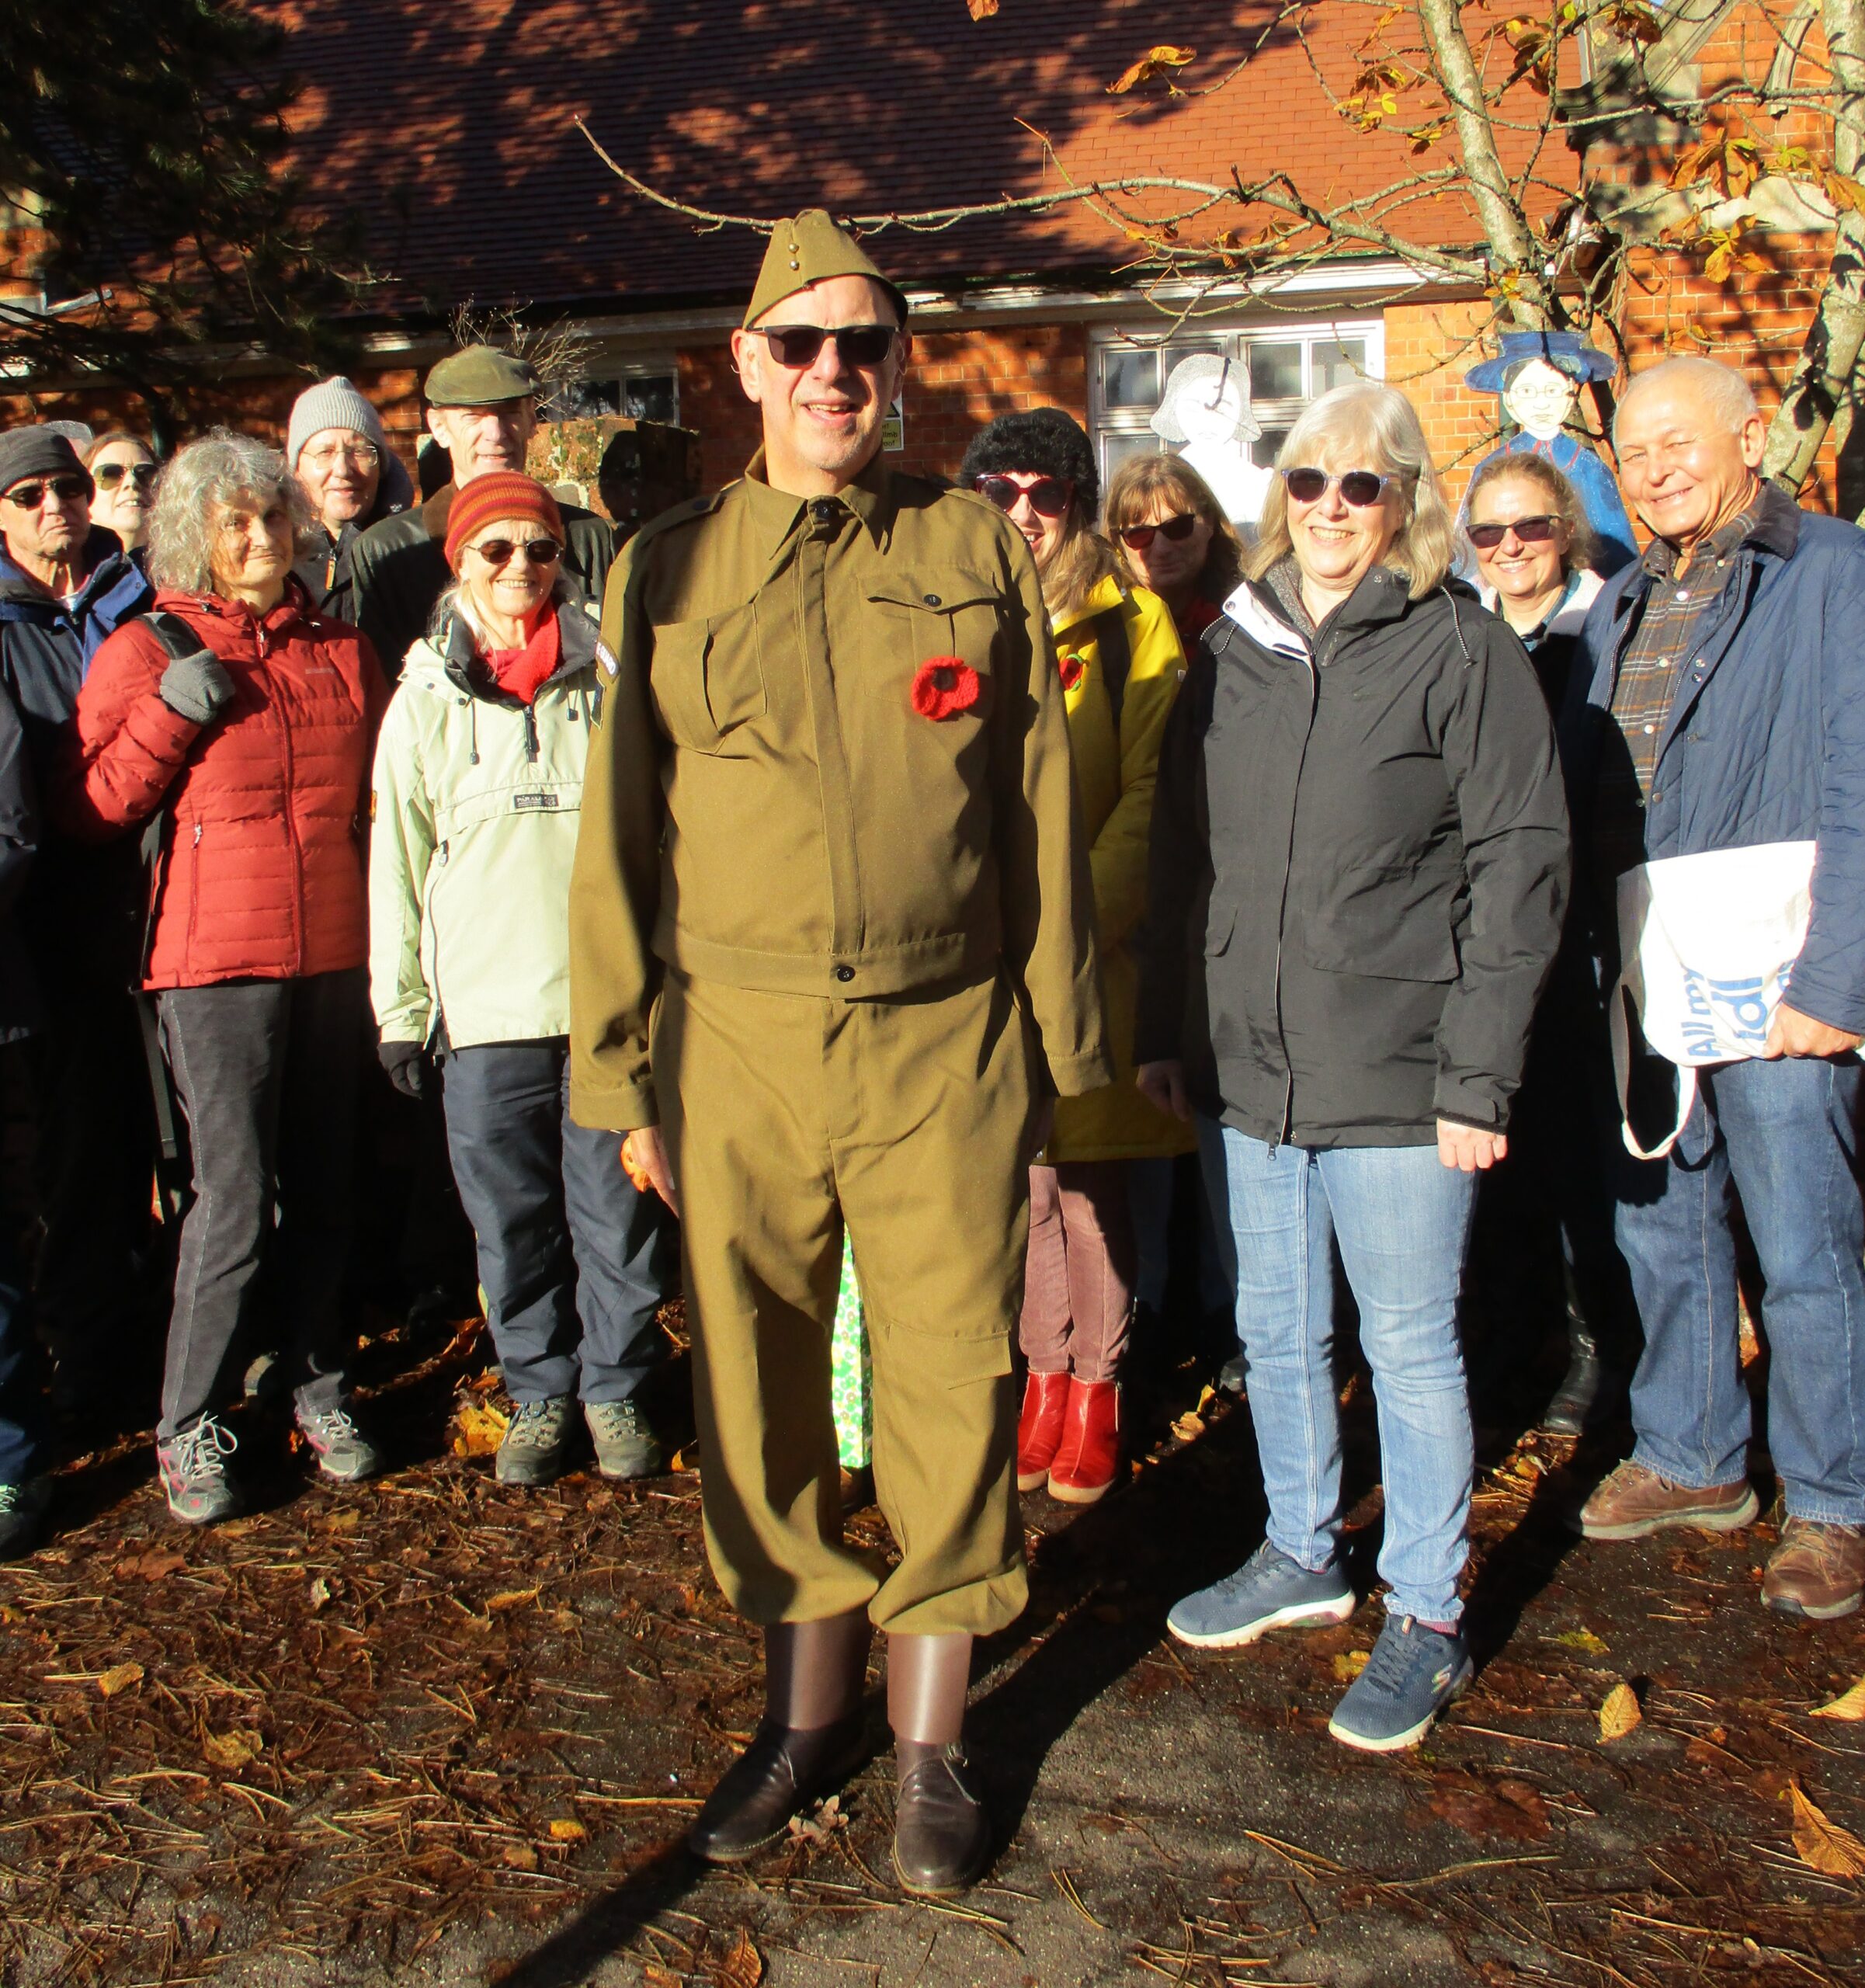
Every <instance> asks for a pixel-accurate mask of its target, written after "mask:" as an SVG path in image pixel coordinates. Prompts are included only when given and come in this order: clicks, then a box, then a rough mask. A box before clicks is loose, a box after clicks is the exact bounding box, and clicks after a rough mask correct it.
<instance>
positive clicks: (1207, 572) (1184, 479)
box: [1106, 456, 1243, 600]
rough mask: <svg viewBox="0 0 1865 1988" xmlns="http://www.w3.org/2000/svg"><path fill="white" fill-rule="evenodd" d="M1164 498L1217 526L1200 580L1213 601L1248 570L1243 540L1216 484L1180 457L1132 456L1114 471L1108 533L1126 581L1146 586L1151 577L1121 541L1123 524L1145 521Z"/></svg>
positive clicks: (1125, 583) (1121, 573)
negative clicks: (1137, 567)
mask: <svg viewBox="0 0 1865 1988" xmlns="http://www.w3.org/2000/svg"><path fill="white" fill-rule="evenodd" d="M1161 498H1164V499H1165V500H1166V502H1168V504H1169V505H1172V504H1176V506H1177V507H1178V509H1179V510H1180V511H1190V512H1191V513H1193V515H1194V516H1197V517H1200V518H1202V519H1203V520H1204V522H1205V523H1207V525H1209V526H1210V528H1211V543H1210V550H1209V551H1207V553H1206V554H1205V555H1204V565H1203V568H1202V569H1201V570H1200V572H1199V575H1198V585H1199V586H1200V589H1202V590H1203V593H1205V594H1206V595H1207V596H1208V597H1209V598H1210V599H1211V600H1223V599H1224V596H1226V595H1227V594H1228V593H1230V592H1231V589H1232V588H1234V587H1235V586H1236V584H1237V582H1238V577H1239V576H1240V575H1241V574H1242V572H1243V540H1242V539H1240V538H1239V537H1238V536H1237V527H1235V525H1234V524H1232V523H1231V521H1230V520H1229V519H1228V518H1227V517H1226V516H1224V506H1222V505H1221V504H1220V503H1219V502H1217V497H1216V495H1214V493H1213V492H1212V489H1211V486H1210V485H1209V484H1208V483H1207V482H1206V481H1205V480H1204V478H1203V477H1201V476H1200V474H1198V472H1197V471H1196V470H1195V469H1193V467H1192V466H1191V464H1190V463H1188V462H1186V461H1185V460H1184V458H1183V457H1180V456H1129V457H1127V460H1126V461H1125V462H1124V463H1123V464H1121V465H1120V467H1119V468H1118V469H1117V470H1116V471H1114V474H1113V481H1112V482H1111V483H1110V484H1109V485H1108V486H1107V506H1106V520H1107V535H1108V537H1109V539H1110V540H1111V541H1112V544H1113V555H1114V565H1115V567H1116V568H1117V571H1118V572H1119V573H1120V582H1121V584H1122V585H1123V586H1127V587H1141V586H1145V584H1146V582H1145V581H1144V580H1143V579H1141V577H1140V575H1138V574H1137V572H1134V567H1133V561H1131V560H1130V559H1129V558H1128V557H1127V548H1126V547H1125V546H1124V545H1123V544H1121V542H1120V533H1121V530H1122V529H1123V528H1124V527H1126V526H1127V525H1137V524H1138V523H1141V514H1142V513H1144V512H1147V511H1150V510H1151V509H1153V507H1154V506H1155V503H1156V502H1157V501H1158V499H1161Z"/></svg>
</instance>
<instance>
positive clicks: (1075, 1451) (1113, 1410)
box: [1049, 1376, 1120, 1505]
mask: <svg viewBox="0 0 1865 1988" xmlns="http://www.w3.org/2000/svg"><path fill="white" fill-rule="evenodd" d="M1119 1468H1120V1382H1118V1381H1078V1380H1076V1379H1075V1378H1073V1377H1072V1376H1071V1378H1070V1380H1069V1383H1068V1402H1067V1404H1066V1405H1065V1406H1064V1409H1063V1412H1062V1441H1061V1446H1060V1447H1059V1448H1058V1449H1057V1451H1056V1453H1055V1459H1054V1461H1053V1462H1052V1463H1051V1465H1050V1466H1049V1495H1050V1496H1051V1497H1052V1498H1058V1499H1060V1500H1061V1502H1062V1503H1064V1505H1092V1503H1094V1502H1095V1500H1096V1499H1097V1498H1099V1497H1101V1496H1103V1495H1104V1494H1105V1493H1106V1490H1107V1489H1108V1487H1109V1486H1110V1485H1111V1484H1112V1483H1113V1481H1114V1474H1115V1472H1117V1470H1118V1469H1119Z"/></svg>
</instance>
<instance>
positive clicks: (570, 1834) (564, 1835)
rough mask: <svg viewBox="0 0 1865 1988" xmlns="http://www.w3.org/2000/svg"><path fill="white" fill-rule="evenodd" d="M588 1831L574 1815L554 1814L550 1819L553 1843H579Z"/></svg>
mask: <svg viewBox="0 0 1865 1988" xmlns="http://www.w3.org/2000/svg"><path fill="white" fill-rule="evenodd" d="M588 1835H589V1831H588V1830H586V1829H585V1828H584V1827H583V1826H582V1823H579V1822H578V1820H577V1819H576V1818H575V1816H552V1817H551V1819H550V1840H551V1841H552V1842H553V1843H581V1842H582V1841H583V1840H584V1839H585V1837H587V1836H588Z"/></svg>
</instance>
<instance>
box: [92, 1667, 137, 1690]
mask: <svg viewBox="0 0 1865 1988" xmlns="http://www.w3.org/2000/svg"><path fill="white" fill-rule="evenodd" d="M142 1680H143V1667H142V1666H141V1664H140V1663H113V1664H112V1665H111V1667H109V1670H106V1672H105V1673H103V1675H102V1677H99V1679H98V1680H97V1688H98V1690H99V1691H101V1692H102V1694H104V1696H105V1697H106V1698H115V1697H116V1694H117V1693H118V1692H119V1691H128V1689H129V1688H130V1686H131V1685H132V1684H141V1682H142Z"/></svg>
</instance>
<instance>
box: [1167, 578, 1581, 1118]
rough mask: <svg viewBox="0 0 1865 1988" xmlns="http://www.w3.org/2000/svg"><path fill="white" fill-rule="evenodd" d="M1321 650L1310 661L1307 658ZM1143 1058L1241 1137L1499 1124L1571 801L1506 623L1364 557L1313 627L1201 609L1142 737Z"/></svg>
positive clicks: (1562, 886)
mask: <svg viewBox="0 0 1865 1988" xmlns="http://www.w3.org/2000/svg"><path fill="white" fill-rule="evenodd" d="M1317 652H1318V662H1317V661H1316V660H1315V655H1316V653H1317ZM1150 862H1151V879H1150V892H1149V906H1148V919H1147V924H1146V927H1145V930H1144V933H1142V935H1141V940H1140V953H1141V985H1140V1007H1139V1020H1138V1026H1137V1038H1138V1040H1137V1056H1138V1058H1139V1059H1140V1060H1141V1062H1150V1061H1153V1060H1156V1059H1159V1058H1181V1059H1183V1062H1184V1063H1185V1064H1186V1077H1187V1081H1188V1083H1189V1085H1190V1089H1191V1091H1192V1094H1193V1100H1194V1102H1195V1103H1196V1104H1197V1105H1198V1107H1199V1108H1200V1110H1203V1111H1205V1112H1207V1113H1208V1114H1210V1115H1212V1116H1214V1117H1218V1118H1220V1119H1221V1120H1222V1121H1223V1122H1224V1124H1228V1125H1232V1126H1235V1127H1236V1128H1238V1130H1240V1131H1244V1132H1246V1133H1248V1134H1249V1135H1251V1136H1252V1138H1259V1139H1262V1140H1266V1141H1269V1142H1278V1141H1283V1140H1287V1141H1288V1142H1290V1143H1291V1144H1294V1145H1304V1146H1318V1147H1334V1146H1362V1145H1372V1146H1379V1145H1426V1144H1429V1142H1431V1141H1432V1139H1433V1138H1434V1137H1435V1135H1436V1134H1435V1127H1436V1120H1437V1119H1438V1118H1440V1117H1444V1118H1450V1119H1453V1120H1456V1121H1459V1122H1460V1123H1462V1124H1470V1125H1476V1126H1481V1127H1483V1128H1488V1129H1493V1130H1498V1131H1500V1130H1502V1129H1503V1128H1506V1125H1507V1124H1508V1119H1509V1100H1510V1098H1511V1097H1512V1095H1513V1093H1514V1092H1515V1090H1516V1086H1517V1085H1518V1084H1519V1081H1520V1078H1521V1071H1522V1062H1523V1055H1524V1053H1525V1050H1526V1044H1527V1040H1528V1032H1529V1025H1530V1021H1531V1020H1533V1014H1534V1008H1535V1002H1536V998H1537V996H1538V994H1539V993H1540V989H1541V985H1542V983H1543V982H1544V979H1545V978H1546V976H1547V971H1548V968H1549V967H1550V965H1551V963H1552V961H1553V959H1554V951H1555V947H1556V944H1557V943H1558V940H1559V938H1560V935H1561V913H1562V909H1563V905H1564V902H1565V896H1566V891H1567V879H1568V829H1567V810H1566V806H1565V801H1564V799H1563V797H1562V794H1561V783H1560V779H1559V777H1558V774H1557V773H1556V770H1555V766H1554V731H1553V727H1552V725H1551V723H1550V721H1549V719H1548V714H1547V708H1546V707H1545V706H1544V704H1543V702H1542V698H1541V693H1540V689H1539V687H1538V686H1537V683H1536V680H1535V676H1534V673H1533V670H1532V669H1530V666H1529V664H1528V660H1527V658H1526V655H1524V654H1523V648H1522V645H1521V644H1520V643H1519V641H1516V638H1515V637H1514V635H1512V634H1511V633H1510V632H1509V629H1508V628H1507V627H1506V626H1505V625H1504V624H1502V622H1501V621H1499V620H1497V619H1496V618H1495V617H1494V616H1493V615H1491V614H1489V613H1485V610H1483V609H1482V608H1481V607H1480V606H1478V605H1477V604H1476V603H1475V602H1474V600H1470V599H1469V598H1467V596H1464V597H1458V596H1453V595H1452V594H1451V593H1450V592H1448V591H1447V590H1446V589H1443V588H1439V589H1436V591H1434V592H1433V593H1429V594H1427V595H1426V596H1425V598H1424V599H1423V600H1419V601H1413V600H1408V598H1407V591H1406V583H1405V579H1404V577H1403V575H1399V574H1397V573H1394V572H1392V571H1391V570H1390V569H1389V568H1384V567H1379V568H1374V571H1373V572H1370V573H1369V574H1368V575H1367V577H1366V578H1365V579H1363V581H1362V582H1360V586H1359V587H1358V588H1357V589H1356V591H1355V592H1354V593H1353V596H1352V597H1351V598H1350V599H1349V600H1347V601H1346V603H1343V604H1342V606H1340V607H1339V608H1338V609H1336V610H1335V612H1334V613H1332V614H1331V615H1330V616H1329V617H1328V619H1327V620H1325V622H1324V623H1323V624H1321V627H1320V629H1319V631H1318V633H1317V634H1316V636H1315V639H1314V641H1313V643H1312V644H1311V642H1310V641H1309V639H1308V638H1307V637H1306V636H1304V635H1303V634H1298V633H1297V631H1295V630H1294V628H1292V627H1290V626H1289V624H1288V622H1287V619H1286V618H1285V610H1283V609H1282V608H1281V607H1280V605H1279V604H1278V603H1277V602H1276V598H1275V596H1274V595H1273V593H1271V592H1270V591H1269V589H1267V588H1266V587H1263V586H1258V585H1255V584H1253V583H1252V584H1250V585H1247V586H1244V587H1242V588H1239V589H1238V591H1237V593H1235V594H1234V595H1233V596H1231V600H1230V601H1229V603H1227V608H1226V612H1225V613H1224V617H1222V618H1221V620H1217V621H1216V622H1214V624H1212V625H1211V627H1210V629H1209V630H1207V632H1206V634H1205V637H1204V639H1203V645H1202V646H1201V648H1200V655H1199V658H1198V660H1197V662H1196V664H1195V666H1194V667H1193V671H1192V673H1191V676H1190V679H1189V680H1188V682H1187V683H1186V688H1185V691H1184V693H1183V694H1182V695H1181V696H1180V697H1179V702H1178V704H1176V707H1174V709H1173V712H1172V719H1171V721H1170V723H1169V727H1168V729H1167V732H1166V736H1165V745H1164V747H1163V749H1162V752H1161V756H1160V760H1159V778H1158V796H1157V799H1156V801H1155V806H1154V813H1153V828H1152V843H1151V857H1150Z"/></svg>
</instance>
